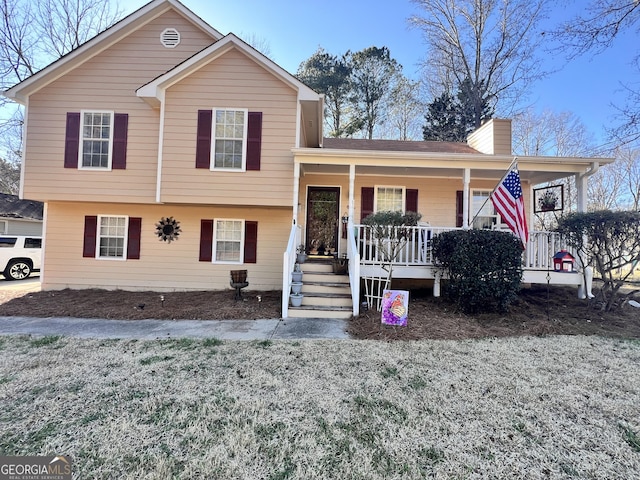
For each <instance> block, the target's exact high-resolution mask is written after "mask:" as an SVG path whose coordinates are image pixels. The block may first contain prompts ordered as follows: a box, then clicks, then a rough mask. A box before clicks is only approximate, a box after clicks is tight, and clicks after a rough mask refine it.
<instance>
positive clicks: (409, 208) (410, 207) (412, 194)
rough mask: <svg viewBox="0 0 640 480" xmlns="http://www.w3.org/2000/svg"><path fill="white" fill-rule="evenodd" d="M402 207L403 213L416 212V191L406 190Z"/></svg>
mask: <svg viewBox="0 0 640 480" xmlns="http://www.w3.org/2000/svg"><path fill="white" fill-rule="evenodd" d="M404 207H405V208H404V210H405V212H416V213H417V212H418V190H416V189H411V188H407V190H406V191H405V201H404Z"/></svg>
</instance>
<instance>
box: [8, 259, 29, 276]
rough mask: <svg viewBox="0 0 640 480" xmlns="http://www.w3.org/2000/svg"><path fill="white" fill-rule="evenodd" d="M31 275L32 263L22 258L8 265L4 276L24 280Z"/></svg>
mask: <svg viewBox="0 0 640 480" xmlns="http://www.w3.org/2000/svg"><path fill="white" fill-rule="evenodd" d="M29 275H31V265H29V264H28V263H27V262H24V261H22V260H13V261H11V262H9V265H7V269H6V270H5V271H4V276H5V278H6V279H7V280H22V279H24V278H27V277H28V276H29Z"/></svg>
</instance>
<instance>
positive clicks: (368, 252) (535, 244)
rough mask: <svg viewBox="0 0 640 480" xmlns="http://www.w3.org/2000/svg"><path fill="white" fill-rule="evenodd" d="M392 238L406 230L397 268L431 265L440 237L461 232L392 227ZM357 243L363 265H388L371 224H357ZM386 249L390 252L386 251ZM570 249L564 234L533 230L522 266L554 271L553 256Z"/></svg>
mask: <svg viewBox="0 0 640 480" xmlns="http://www.w3.org/2000/svg"><path fill="white" fill-rule="evenodd" d="M391 228H392V229H394V230H395V231H392V232H391V235H390V236H391V237H392V238H394V237H397V236H398V235H399V234H400V229H402V234H403V236H404V238H405V240H404V242H403V246H402V248H401V249H400V250H399V253H398V256H397V258H396V259H395V261H394V262H393V265H394V266H395V265H397V266H431V265H433V263H434V261H433V260H434V259H433V251H432V243H433V242H432V240H433V239H434V238H435V236H436V235H439V234H440V233H442V232H447V231H451V230H460V229H459V228H452V227H431V226H415V227H391ZM356 232H357V235H356V238H355V243H356V246H357V249H358V253H359V255H360V259H361V264H363V265H370V264H381V263H385V261H386V259H387V258H388V256H389V250H388V248H389V247H388V244H387V245H385V241H384V240H383V241H380V240H378V239H376V238H375V235H374V233H373V229H372V228H371V227H369V226H367V225H356ZM385 249H387V250H386V251H385ZM562 249H567V250H569V248H568V247H567V245H566V243H565V242H564V241H563V239H562V237H561V236H560V234H558V233H556V232H546V231H532V232H530V233H529V242H528V244H527V248H526V250H525V251H524V253H523V255H522V266H523V268H524V269H525V270H547V268H549V269H553V255H554V254H555V253H556V252H558V251H560V250H562Z"/></svg>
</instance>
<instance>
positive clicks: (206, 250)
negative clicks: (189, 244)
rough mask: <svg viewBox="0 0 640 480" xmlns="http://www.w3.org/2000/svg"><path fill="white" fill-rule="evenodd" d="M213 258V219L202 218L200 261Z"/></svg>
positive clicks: (208, 260) (207, 260)
mask: <svg viewBox="0 0 640 480" xmlns="http://www.w3.org/2000/svg"><path fill="white" fill-rule="evenodd" d="M212 259H213V220H200V261H201V262H210V261H211V260H212Z"/></svg>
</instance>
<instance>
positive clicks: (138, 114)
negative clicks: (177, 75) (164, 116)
mask: <svg viewBox="0 0 640 480" xmlns="http://www.w3.org/2000/svg"><path fill="white" fill-rule="evenodd" d="M167 27H175V28H177V29H178V30H179V31H180V33H181V35H182V39H181V43H180V45H178V47H176V48H173V49H167V48H165V47H163V46H162V45H161V43H160V33H161V32H162V31H163V30H164V29H165V28H167ZM211 43H212V39H211V38H210V37H209V36H208V35H206V34H205V33H204V32H203V31H202V30H200V29H198V28H196V27H195V26H193V25H192V24H191V23H190V22H188V21H187V20H186V19H185V18H184V17H182V16H181V15H178V14H177V13H176V12H174V11H173V10H171V11H168V12H166V13H165V14H163V15H162V16H160V17H158V18H156V19H154V20H152V21H151V22H150V23H149V24H147V25H146V26H144V27H142V28H141V29H139V30H137V31H135V32H133V33H132V34H130V35H129V36H128V37H126V38H125V39H123V40H121V41H120V42H118V43H116V44H114V45H112V46H111V47H110V48H108V49H107V50H105V51H103V52H101V53H99V54H98V55H96V56H95V57H93V58H92V59H90V60H88V61H87V62H85V63H84V64H82V65H81V66H79V67H77V68H76V69H74V70H73V71H72V72H70V73H67V74H66V75H64V76H62V77H61V78H59V79H57V80H55V81H54V82H53V83H51V84H49V85H48V86H46V87H44V88H43V89H41V90H40V91H38V92H37V93H35V94H33V95H32V96H31V97H30V99H29V106H28V110H27V115H28V120H27V121H28V131H27V138H26V141H27V148H26V159H25V182H24V183H25V187H24V195H25V197H27V198H33V199H36V200H43V201H47V200H69V201H91V200H96V201H123V200H125V201H127V200H129V201H134V202H153V201H154V200H155V188H156V175H157V152H158V128H159V121H160V120H159V118H160V117H159V112H158V111H157V110H154V109H152V108H151V107H150V106H149V105H147V104H146V103H145V102H143V101H142V100H140V99H139V98H138V97H137V96H136V93H135V91H136V89H138V88H139V87H141V86H142V85H144V84H146V83H148V82H149V81H151V80H153V79H154V78H155V77H157V76H158V75H159V74H161V73H164V72H166V71H167V70H168V69H170V68H172V67H173V66H174V65H175V64H177V63H180V62H181V61H183V60H184V59H186V58H188V57H190V56H191V55H193V54H194V53H195V52H197V51H199V50H201V49H202V48H204V47H206V46H207V45H209V44H211ZM81 110H108V111H114V112H115V113H127V114H128V115H129V126H128V141H127V168H126V170H113V171H109V172H105V171H89V170H75V169H70V168H66V169H65V168H64V161H63V158H64V147H65V127H66V114H67V112H79V111H81Z"/></svg>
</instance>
